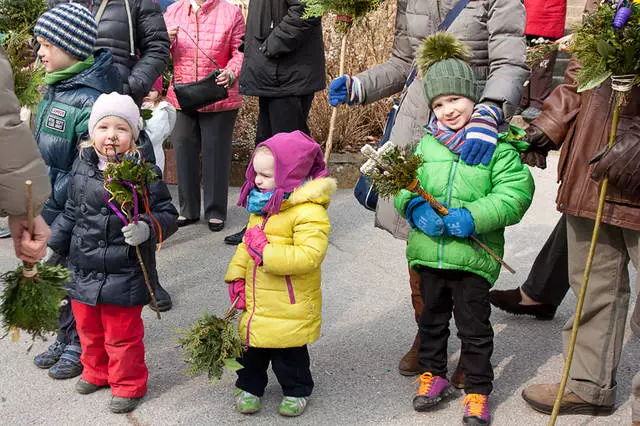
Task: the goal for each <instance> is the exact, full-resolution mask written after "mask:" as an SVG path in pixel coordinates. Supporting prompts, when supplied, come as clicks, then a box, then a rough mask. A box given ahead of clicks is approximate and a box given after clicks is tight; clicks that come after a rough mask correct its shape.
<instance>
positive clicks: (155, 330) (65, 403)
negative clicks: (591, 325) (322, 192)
mask: <svg viewBox="0 0 640 426" xmlns="http://www.w3.org/2000/svg"><path fill="white" fill-rule="evenodd" d="M556 159H557V158H556V157H553V158H552V159H551V161H550V163H551V164H550V165H549V169H547V171H544V172H542V171H535V175H536V182H537V187H538V189H537V192H536V197H535V201H534V205H533V206H532V208H531V209H530V210H529V212H528V214H527V216H526V217H525V218H524V220H523V221H522V223H521V224H519V225H517V226H514V227H512V228H510V229H509V230H508V232H507V241H508V243H507V250H506V252H507V254H506V257H505V260H506V261H507V262H508V263H509V264H511V265H512V266H513V267H514V268H515V269H516V270H517V274H516V275H511V274H509V273H506V272H505V273H503V275H502V276H501V278H500V280H499V281H498V283H497V286H498V287H499V288H512V287H514V286H516V285H518V284H519V283H520V282H521V281H523V280H524V278H525V276H526V274H527V272H528V269H529V267H530V265H531V262H532V261H533V258H534V257H535V255H536V254H537V252H538V250H539V248H540V247H541V246H542V244H543V242H544V240H545V239H546V237H547V235H548V233H549V232H550V231H551V229H552V228H553V226H554V224H555V222H556V220H557V218H558V213H557V212H556V211H555V208H554V204H553V199H554V196H555V182H554V180H555V164H556ZM172 190H173V192H174V194H175V192H176V191H175V188H172ZM237 195H238V189H237V188H235V189H234V190H233V191H232V193H231V196H230V199H231V200H234V201H235V199H236V197H237ZM330 214H331V217H332V222H333V229H332V233H331V237H330V241H331V245H330V248H329V252H328V255H327V258H326V260H325V262H324V265H323V271H324V287H323V290H324V306H323V316H324V323H323V328H322V337H321V338H320V339H319V340H318V342H316V343H315V344H313V345H311V347H310V352H311V359H312V371H313V374H314V380H315V382H316V388H315V390H314V394H313V397H312V399H311V402H310V403H309V406H308V411H307V413H305V415H304V416H303V417H302V418H299V419H298V420H290V419H285V418H282V417H280V416H279V415H278V414H277V407H278V403H279V401H280V398H281V396H282V395H281V390H280V387H279V385H278V383H277V381H276V380H275V378H274V377H273V376H272V375H270V383H269V385H268V388H267V390H266V396H265V398H264V400H263V409H262V411H261V412H259V413H257V414H255V415H253V416H242V415H239V414H236V413H235V412H234V410H233V405H232V404H233V403H232V397H231V394H232V391H233V383H234V374H230V373H225V374H224V376H223V378H222V379H221V380H220V381H219V382H218V383H216V384H215V385H213V386H211V385H209V383H208V382H207V380H206V378H205V377H198V378H194V379H190V378H187V377H186V376H185V375H184V374H183V373H181V369H182V368H183V366H182V365H181V362H180V358H181V351H180V348H179V347H177V345H176V343H175V337H176V335H175V330H176V329H178V328H185V327H188V325H189V324H190V323H191V322H193V321H194V320H196V319H197V318H198V317H199V316H200V314H201V313H202V310H203V309H205V308H206V309H208V310H209V311H210V312H214V313H218V314H221V313H222V312H223V311H224V309H225V308H226V307H227V306H228V303H229V302H228V296H227V291H226V286H225V285H224V284H223V283H222V280H223V276H224V272H225V270H226V267H227V263H228V261H229V259H230V258H231V256H232V255H233V252H234V248H233V247H230V246H226V245H224V244H223V243H222V238H223V237H224V235H226V234H227V233H230V232H232V231H235V230H237V229H239V228H240V227H242V226H243V225H244V222H245V220H246V214H245V213H244V212H243V211H242V210H241V209H239V208H238V207H235V205H233V206H232V207H230V209H229V217H230V219H229V221H228V222H227V224H228V226H227V228H226V229H225V231H224V232H222V233H219V234H214V233H211V232H209V230H208V229H207V227H206V224H205V223H204V222H202V223H200V224H197V225H193V226H189V227H187V228H183V229H181V230H180V231H179V232H178V233H177V234H176V235H174V236H173V237H172V238H171V239H169V240H168V241H167V242H166V244H165V245H164V247H163V249H162V251H161V252H160V254H159V255H158V264H159V268H160V270H159V271H160V276H161V279H162V282H163V284H164V285H165V286H166V288H167V289H168V290H169V291H170V293H171V295H172V296H173V299H174V308H173V310H172V311H170V312H167V313H165V314H163V318H162V320H161V321H158V320H157V319H156V318H155V315H154V314H153V312H151V311H150V310H149V309H147V308H145V310H144V320H145V323H146V337H145V343H146V348H147V363H148V365H149V370H150V380H149V392H148V395H147V397H146V398H145V399H144V401H143V403H142V404H141V405H140V407H139V408H138V409H137V410H136V411H135V412H133V413H132V414H130V415H114V414H111V413H110V412H109V411H108V409H107V404H108V401H109V398H110V394H109V392H108V391H107V390H105V391H100V392H97V393H95V394H93V395H87V396H82V395H78V394H76V393H75V392H74V391H73V385H74V382H75V379H72V380H68V381H61V382H56V381H53V380H52V379H50V378H49V377H48V376H47V375H46V371H43V370H39V369H38V368H36V367H35V366H34V365H33V363H32V358H33V356H34V355H35V354H37V353H38V352H40V351H41V350H44V349H45V348H46V347H47V345H48V342H41V341H36V342H35V343H34V345H33V348H32V350H31V352H30V353H27V352H26V351H27V348H28V347H29V345H30V343H31V342H30V340H29V338H28V337H27V336H23V337H22V338H21V340H20V341H19V342H17V343H13V342H11V340H10V339H8V338H6V339H4V340H0V424H5V425H23V424H24V425H26V424H28V425H31V424H38V425H71V424H73V425H85V424H90V425H125V424H134V425H175V424H189V425H212V424H215V425H219V424H237V423H243V424H251V425H253V424H255V425H263V424H293V423H296V424H309V425H347V424H390V425H414V424H438V425H455V424H460V423H461V416H462V412H463V408H462V406H461V401H462V397H460V398H458V399H456V400H454V401H452V402H450V403H449V404H446V405H444V406H443V407H442V409H439V410H438V411H435V412H431V413H417V412H415V411H413V409H412V406H411V399H412V396H413V393H414V389H415V388H414V385H413V383H412V381H413V379H412V378H406V377H402V376H400V375H399V374H398V373H397V370H396V366H397V362H398V360H399V358H400V357H401V356H402V355H403V354H404V352H405V351H406V350H407V349H408V348H409V345H410V344H411V342H412V340H413V336H414V334H415V331H416V327H415V324H414V323H413V322H412V313H411V308H410V302H409V291H408V283H407V272H406V269H405V268H406V267H405V263H404V261H403V256H404V253H403V250H404V244H403V243H402V242H400V241H395V240H394V239H392V238H391V237H390V236H388V234H386V233H384V232H382V231H380V230H376V229H374V228H373V227H372V226H371V223H372V220H373V216H372V214H371V213H370V212H367V211H365V210H363V209H362V208H360V207H359V206H358V205H357V204H356V202H355V201H354V199H353V197H352V195H351V192H350V191H349V190H341V191H339V192H338V194H337V195H336V197H335V199H334V202H333V204H332V206H331V208H330ZM15 265H16V261H15V259H14V258H13V257H12V251H11V248H10V244H9V242H8V241H7V240H0V270H8V269H9V268H12V267H14V266H15ZM574 304H575V298H574V297H573V296H569V297H567V298H566V299H565V301H564V303H563V305H562V306H561V307H560V310H559V312H558V314H557V316H556V318H555V319H554V320H553V321H548V322H540V321H536V320H533V319H527V318H514V317H512V316H509V315H506V314H503V313H502V312H499V311H494V312H493V314H492V322H493V325H494V329H495V333H496V338H495V353H494V356H493V364H494V366H495V373H496V380H495V390H494V393H493V394H492V396H491V403H492V405H493V413H494V422H493V424H494V425H496V426H502V425H504V426H513V425H545V424H546V422H547V419H548V418H547V416H544V415H541V414H538V413H536V412H535V411H533V410H531V409H530V408H529V407H528V406H527V405H526V404H525V403H524V402H523V400H522V399H521V397H520V392H521V391H522V388H523V385H524V384H526V383H536V382H551V381H556V380H558V379H559V377H560V374H561V368H562V355H561V339H560V329H561V328H562V325H563V324H564V322H565V321H566V320H568V319H569V317H570V315H571V312H572V310H573V306H574ZM452 336H455V330H453V332H452ZM459 346H460V345H459V341H458V339H457V338H455V337H452V338H451V339H450V349H449V352H450V353H451V356H450V368H451V369H453V368H454V367H455V364H456V362H457V358H458V352H457V351H458V349H459ZM639 352H640V341H639V340H638V339H632V340H630V341H628V342H627V344H626V346H625V349H624V353H623V359H622V363H621V365H620V368H619V375H618V382H619V388H620V392H619V395H618V405H619V408H618V410H617V411H616V412H615V413H614V414H613V415H611V416H609V417H601V418H590V417H587V416H574V417H563V418H561V419H560V421H559V423H558V424H559V425H583V424H593V425H620V424H625V425H628V424H629V423H630V419H631V409H630V404H629V395H630V386H631V384H630V382H631V378H632V376H633V373H634V372H635V371H638V370H639V369H640V362H639V360H638V357H637V355H636V356H635V357H634V356H633V354H638V353H639Z"/></svg>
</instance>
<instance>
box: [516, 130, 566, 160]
mask: <svg viewBox="0 0 640 426" xmlns="http://www.w3.org/2000/svg"><path fill="white" fill-rule="evenodd" d="M523 139H524V141H525V142H528V143H529V149H527V150H526V151H525V152H522V153H520V160H522V162H523V163H524V164H526V165H528V166H531V167H538V168H540V169H546V168H547V154H548V153H549V151H551V150H552V149H557V147H556V145H555V144H554V143H553V141H552V140H551V139H549V137H548V136H547V135H545V134H544V132H543V131H542V130H540V129H539V128H537V127H536V126H534V125H533V124H532V125H530V126H529V127H527V130H525V135H524V138H523Z"/></svg>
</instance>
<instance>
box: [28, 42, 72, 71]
mask: <svg viewBox="0 0 640 426" xmlns="http://www.w3.org/2000/svg"><path fill="white" fill-rule="evenodd" d="M37 40H38V43H40V48H39V49H38V56H39V57H40V60H41V61H42V64H43V65H44V69H45V71H46V72H54V71H60V70H63V69H65V68H69V67H70V66H72V65H75V64H77V63H78V62H80V60H78V59H77V58H74V57H73V56H71V55H69V54H68V53H67V52H65V51H64V50H62V49H60V48H59V47H58V46H56V45H55V44H52V43H51V42H49V41H48V40H47V39H44V38H42V37H39V36H38V37H37Z"/></svg>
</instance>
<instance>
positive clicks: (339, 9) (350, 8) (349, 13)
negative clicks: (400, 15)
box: [302, 0, 382, 32]
mask: <svg viewBox="0 0 640 426" xmlns="http://www.w3.org/2000/svg"><path fill="white" fill-rule="evenodd" d="M302 3H304V5H305V6H306V7H305V10H304V14H303V15H302V18H303V19H310V18H319V17H322V16H323V15H325V14H326V13H328V12H331V13H335V14H336V15H338V20H337V24H336V25H337V27H338V29H340V30H341V31H343V32H345V31H346V30H347V29H348V28H349V27H350V26H351V25H352V24H353V21H357V20H358V19H360V18H362V17H364V16H365V15H367V14H368V13H369V12H371V11H373V10H375V9H376V8H377V7H378V6H379V5H380V3H382V0H302Z"/></svg>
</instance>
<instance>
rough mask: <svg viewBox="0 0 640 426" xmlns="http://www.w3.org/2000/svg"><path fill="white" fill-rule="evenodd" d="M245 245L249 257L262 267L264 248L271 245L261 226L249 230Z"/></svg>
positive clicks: (245, 237) (246, 234)
mask: <svg viewBox="0 0 640 426" xmlns="http://www.w3.org/2000/svg"><path fill="white" fill-rule="evenodd" d="M244 244H245V245H246V246H247V252H248V253H249V256H251V257H252V258H253V260H255V262H256V263H257V264H258V265H262V252H263V251H264V247H265V246H266V245H267V244H269V240H267V236H266V235H264V232H263V231H262V229H260V227H259V226H254V227H253V228H249V229H247V232H245V233H244Z"/></svg>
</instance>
